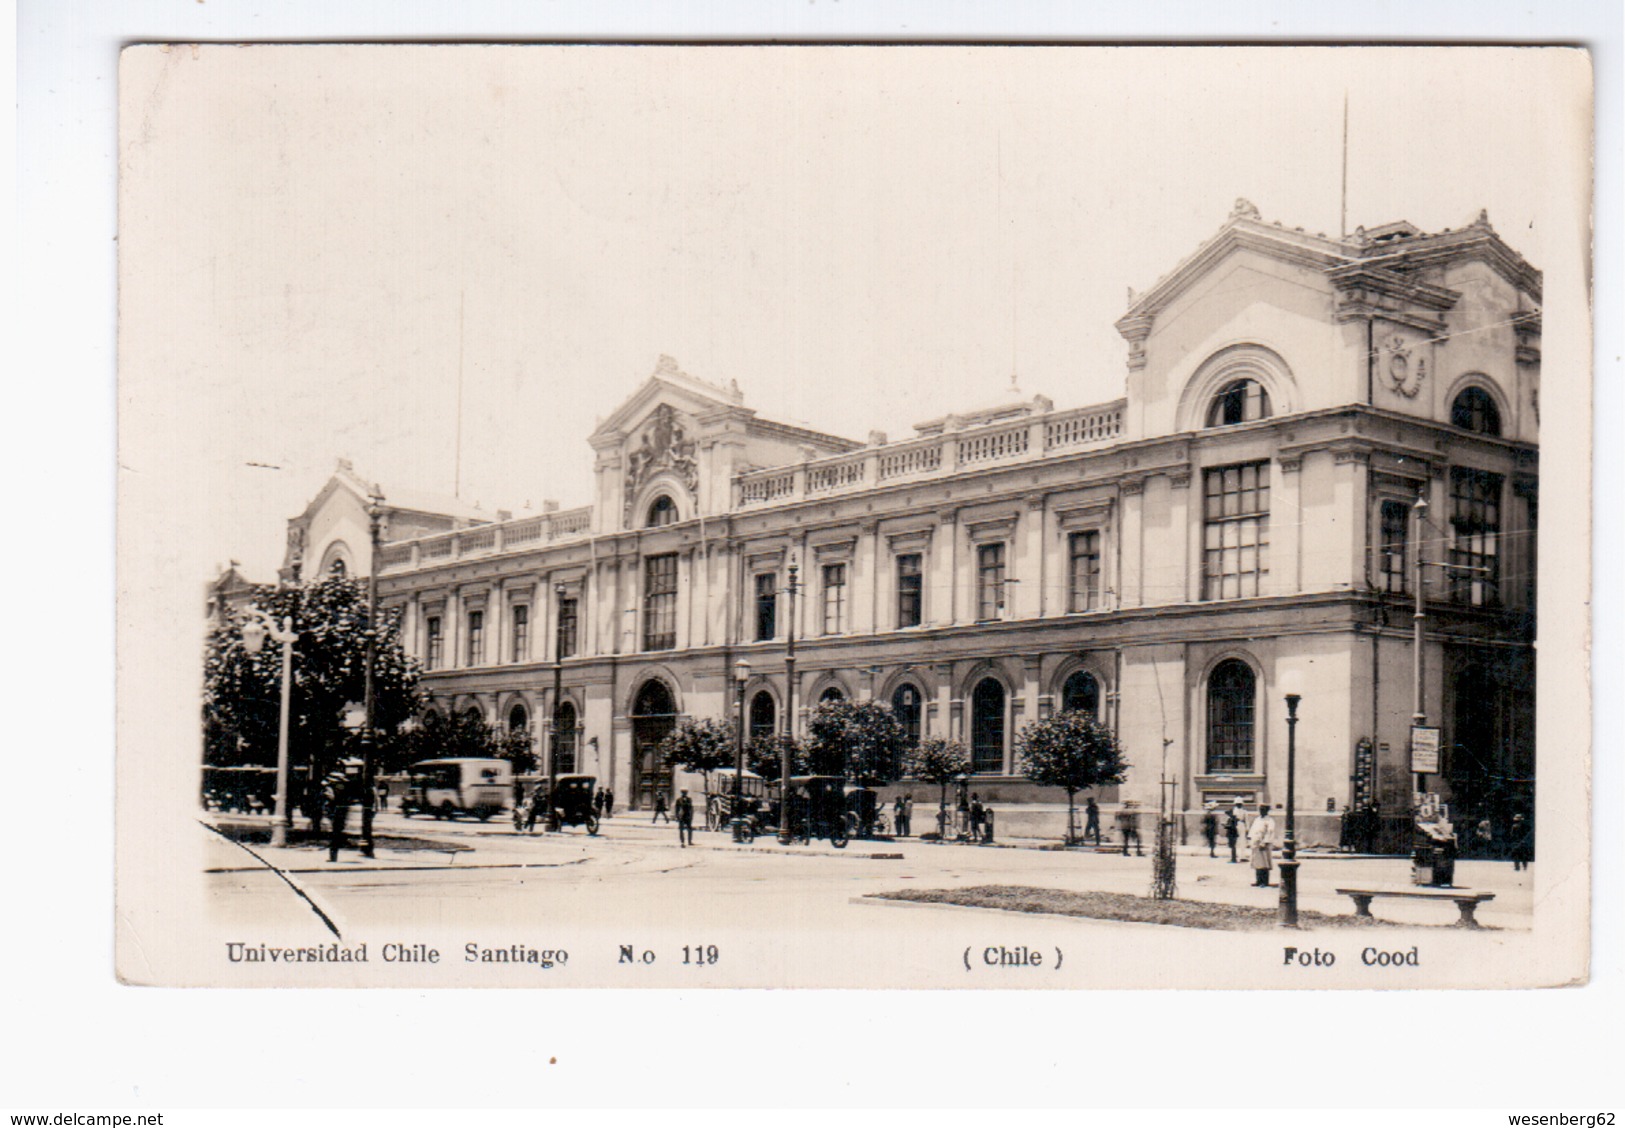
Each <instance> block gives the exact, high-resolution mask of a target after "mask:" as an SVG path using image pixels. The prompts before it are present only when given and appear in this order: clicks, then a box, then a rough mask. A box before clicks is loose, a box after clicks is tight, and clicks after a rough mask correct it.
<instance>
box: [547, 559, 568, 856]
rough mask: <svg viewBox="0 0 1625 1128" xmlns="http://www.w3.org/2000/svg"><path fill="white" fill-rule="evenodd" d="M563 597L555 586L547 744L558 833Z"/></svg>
mask: <svg viewBox="0 0 1625 1128" xmlns="http://www.w3.org/2000/svg"><path fill="white" fill-rule="evenodd" d="M564 593H565V587H564V585H563V584H554V585H553V616H554V618H555V619H556V620H557V622H556V623H555V625H554V628H553V723H552V725H551V726H550V731H549V735H548V740H547V829H548V830H557V829H559V821H558V810H559V808H558V805H557V804H556V803H555V802H554V801H553V796H554V794H555V792H556V791H557V784H558V781H559V713H560V712H561V707H562V705H563V698H564Z"/></svg>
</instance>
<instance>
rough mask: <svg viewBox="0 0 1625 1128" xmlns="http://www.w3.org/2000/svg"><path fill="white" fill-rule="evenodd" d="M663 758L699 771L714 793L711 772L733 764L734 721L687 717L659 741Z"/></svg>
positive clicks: (677, 765) (676, 766) (673, 764)
mask: <svg viewBox="0 0 1625 1128" xmlns="http://www.w3.org/2000/svg"><path fill="white" fill-rule="evenodd" d="M660 755H661V756H663V757H664V758H665V760H666V762H667V763H668V764H670V765H672V767H675V768H682V769H683V770H684V771H685V772H699V773H700V775H701V777H702V778H703V779H704V780H705V789H706V791H707V792H709V791H710V790H711V773H712V772H714V771H716V770H717V769H719V768H726V767H730V766H731V765H732V764H733V762H734V726H733V722H732V721H724V720H720V719H719V718H716V717H700V718H695V717H684V718H683V719H682V720H680V721H678V722H677V727H676V728H674V729H672V730H671V732H670V733H668V734H667V736H666V739H665V740H662V741H661V742H660Z"/></svg>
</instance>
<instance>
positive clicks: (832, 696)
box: [818, 685, 846, 705]
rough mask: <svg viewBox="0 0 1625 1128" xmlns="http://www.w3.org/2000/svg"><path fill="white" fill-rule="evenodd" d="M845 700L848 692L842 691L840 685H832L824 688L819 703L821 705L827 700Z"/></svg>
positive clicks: (819, 696)
mask: <svg viewBox="0 0 1625 1128" xmlns="http://www.w3.org/2000/svg"><path fill="white" fill-rule="evenodd" d="M845 700H846V694H844V693H842V692H841V687H840V686H838V685H832V686H830V687H829V688H828V689H826V690H824V692H823V693H820V694H819V695H818V703H819V704H820V705H821V704H823V703H824V702H825V701H845Z"/></svg>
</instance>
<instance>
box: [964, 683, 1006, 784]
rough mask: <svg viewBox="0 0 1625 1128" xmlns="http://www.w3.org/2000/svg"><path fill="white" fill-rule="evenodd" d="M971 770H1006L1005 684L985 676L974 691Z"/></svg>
mask: <svg viewBox="0 0 1625 1128" xmlns="http://www.w3.org/2000/svg"><path fill="white" fill-rule="evenodd" d="M970 754H971V771H973V772H1002V771H1004V686H1003V685H1002V684H1000V683H999V681H998V679H997V678H983V679H982V680H981V681H979V682H977V683H976V689H975V690H974V691H973V692H972V693H971V722H970Z"/></svg>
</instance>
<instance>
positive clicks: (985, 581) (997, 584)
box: [976, 543, 1004, 619]
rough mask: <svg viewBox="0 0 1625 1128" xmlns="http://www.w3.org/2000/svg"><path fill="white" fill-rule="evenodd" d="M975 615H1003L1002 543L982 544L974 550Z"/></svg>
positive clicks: (991, 616)
mask: <svg viewBox="0 0 1625 1128" xmlns="http://www.w3.org/2000/svg"><path fill="white" fill-rule="evenodd" d="M976 617H977V618H978V619H999V618H1003V617H1004V545H1003V544H1002V543H1000V544H984V545H982V546H981V547H980V548H978V549H977V550H976Z"/></svg>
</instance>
